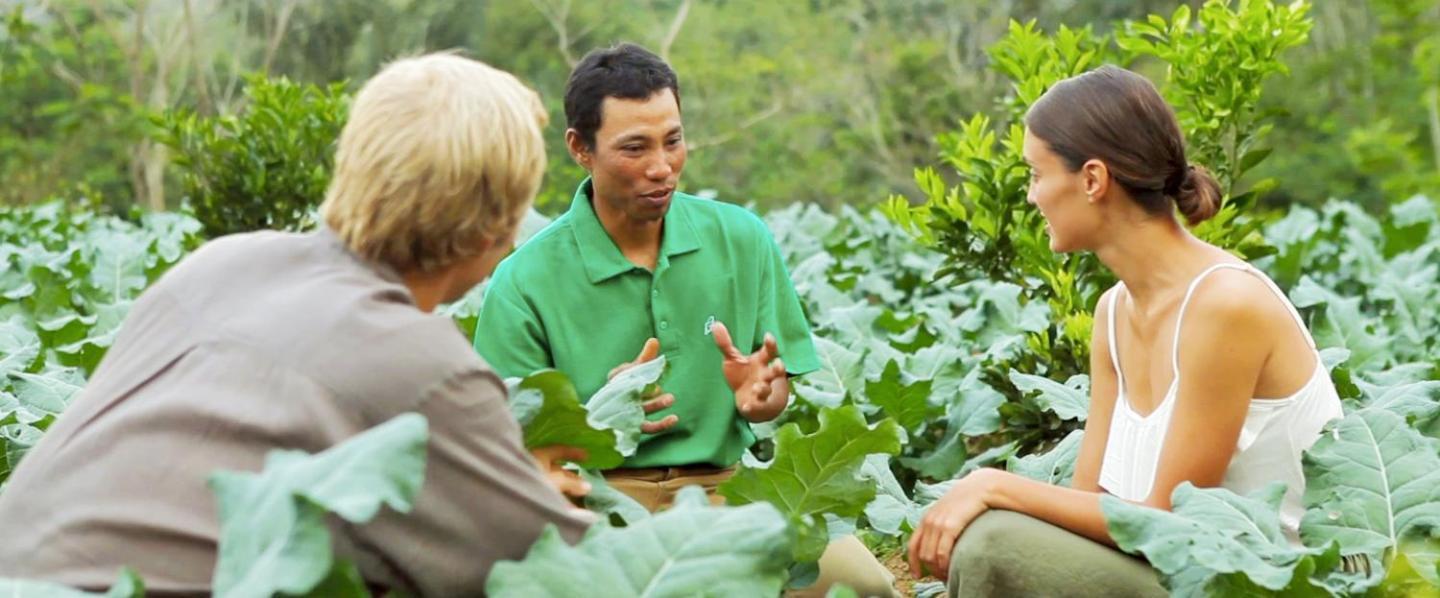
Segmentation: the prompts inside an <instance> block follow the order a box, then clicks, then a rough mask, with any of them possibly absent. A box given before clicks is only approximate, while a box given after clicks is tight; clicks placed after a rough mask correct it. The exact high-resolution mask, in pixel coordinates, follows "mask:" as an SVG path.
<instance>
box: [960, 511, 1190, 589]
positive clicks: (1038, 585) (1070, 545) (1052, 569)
mask: <svg viewBox="0 0 1440 598" xmlns="http://www.w3.org/2000/svg"><path fill="white" fill-rule="evenodd" d="M947 589H948V591H949V595H950V596H951V597H952V598H969V597H971V596H1067V597H1068V596H1074V597H1076V598H1087V597H1093V598H1160V597H1162V596H1168V595H1169V592H1166V591H1165V588H1164V587H1162V586H1161V585H1160V579H1159V577H1158V576H1157V575H1156V573H1155V570H1154V569H1152V568H1150V565H1149V564H1148V563H1146V562H1145V561H1143V560H1140V559H1138V558H1135V557H1133V556H1130V555H1128V554H1125V553H1123V552H1120V551H1119V550H1116V549H1114V548H1111V547H1109V546H1105V545H1104V544H1099V543H1097V542H1095V541H1093V540H1091V539H1089V538H1086V537H1084V536H1081V535H1079V534H1075V533H1073V532H1071V531H1070V530H1067V529H1065V528H1062V527H1058V526H1055V525H1051V524H1049V523H1046V522H1044V521H1041V520H1039V519H1036V518H1034V517H1030V516H1028V515H1022V514H1020V513H1016V512H1013V511H1000V510H991V511H986V512H985V513H983V514H981V515H980V516H979V517H977V518H975V521H974V522H972V523H971V524H970V526H969V527H967V528H965V531H964V532H963V533H961V534H960V539H959V540H958V541H957V542H956V543H955V549H954V550H953V551H952V552H951V553H950V581H949V585H948V587H947Z"/></svg>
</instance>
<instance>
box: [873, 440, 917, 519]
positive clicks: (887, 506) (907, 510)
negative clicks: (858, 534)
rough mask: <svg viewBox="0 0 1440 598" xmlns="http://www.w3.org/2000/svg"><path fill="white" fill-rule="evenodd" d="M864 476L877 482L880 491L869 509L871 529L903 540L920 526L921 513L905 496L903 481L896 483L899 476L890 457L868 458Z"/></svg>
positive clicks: (876, 485) (880, 455)
mask: <svg viewBox="0 0 1440 598" xmlns="http://www.w3.org/2000/svg"><path fill="white" fill-rule="evenodd" d="M860 475H862V476H864V477H865V478H866V479H869V480H870V481H871V482H873V483H874V484H875V488H876V494H875V500H873V501H870V504H868V505H865V519H866V520H868V521H869V522H870V526H871V528H873V529H874V530H875V531H877V532H880V533H882V534H886V535H890V536H899V535H900V534H901V533H903V532H905V531H908V530H910V529H914V528H915V526H916V525H918V524H919V523H920V514H921V511H920V509H919V508H918V507H917V506H916V505H915V503H914V502H913V501H911V500H910V497H909V496H907V495H906V494H905V489H904V488H903V487H901V486H900V481H899V480H897V479H895V473H894V472H893V471H891V470H890V456H889V455H884V454H879V455H870V456H869V457H866V458H865V464H864V466H862V467H861V469H860ZM906 526H908V527H906Z"/></svg>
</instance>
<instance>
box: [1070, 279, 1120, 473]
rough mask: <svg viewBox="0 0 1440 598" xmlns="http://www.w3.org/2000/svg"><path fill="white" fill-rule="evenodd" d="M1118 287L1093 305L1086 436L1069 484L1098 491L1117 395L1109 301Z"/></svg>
mask: <svg viewBox="0 0 1440 598" xmlns="http://www.w3.org/2000/svg"><path fill="white" fill-rule="evenodd" d="M1119 292H1120V286H1119V285H1116V286H1113V287H1110V290H1108V291H1105V294H1103V295H1101V296H1100V301H1099V302H1098V303H1096V304H1095V320H1094V324H1093V325H1092V326H1091V328H1090V330H1091V332H1090V412H1089V415H1087V416H1086V418H1085V436H1084V438H1082V439H1081V441H1080V453H1079V455H1078V456H1077V457H1076V458H1075V475H1074V476H1073V477H1072V478H1071V479H1070V487H1071V488H1075V489H1077V490H1086V491H1089V492H1100V491H1101V490H1100V465H1101V463H1102V462H1103V461H1104V458H1105V443H1106V441H1108V440H1109V438H1110V416H1111V414H1112V413H1114V411H1115V398H1116V397H1117V396H1118V395H1119V380H1118V378H1117V376H1116V375H1115V366H1114V365H1112V362H1111V360H1110V335H1109V330H1110V302H1111V301H1114V299H1113V298H1112V296H1113V295H1115V294H1117V293H1119Z"/></svg>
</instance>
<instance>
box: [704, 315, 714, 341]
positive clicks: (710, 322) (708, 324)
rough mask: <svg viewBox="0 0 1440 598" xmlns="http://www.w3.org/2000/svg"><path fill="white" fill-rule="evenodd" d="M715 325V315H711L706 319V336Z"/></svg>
mask: <svg viewBox="0 0 1440 598" xmlns="http://www.w3.org/2000/svg"><path fill="white" fill-rule="evenodd" d="M714 326H715V316H710V318H709V319H708V320H705V336H710V329H711V328H713V327H714Z"/></svg>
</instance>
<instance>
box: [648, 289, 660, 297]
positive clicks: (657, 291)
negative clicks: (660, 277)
mask: <svg viewBox="0 0 1440 598" xmlns="http://www.w3.org/2000/svg"><path fill="white" fill-rule="evenodd" d="M650 296H651V297H659V296H660V289H653V290H651V291H650Z"/></svg>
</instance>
